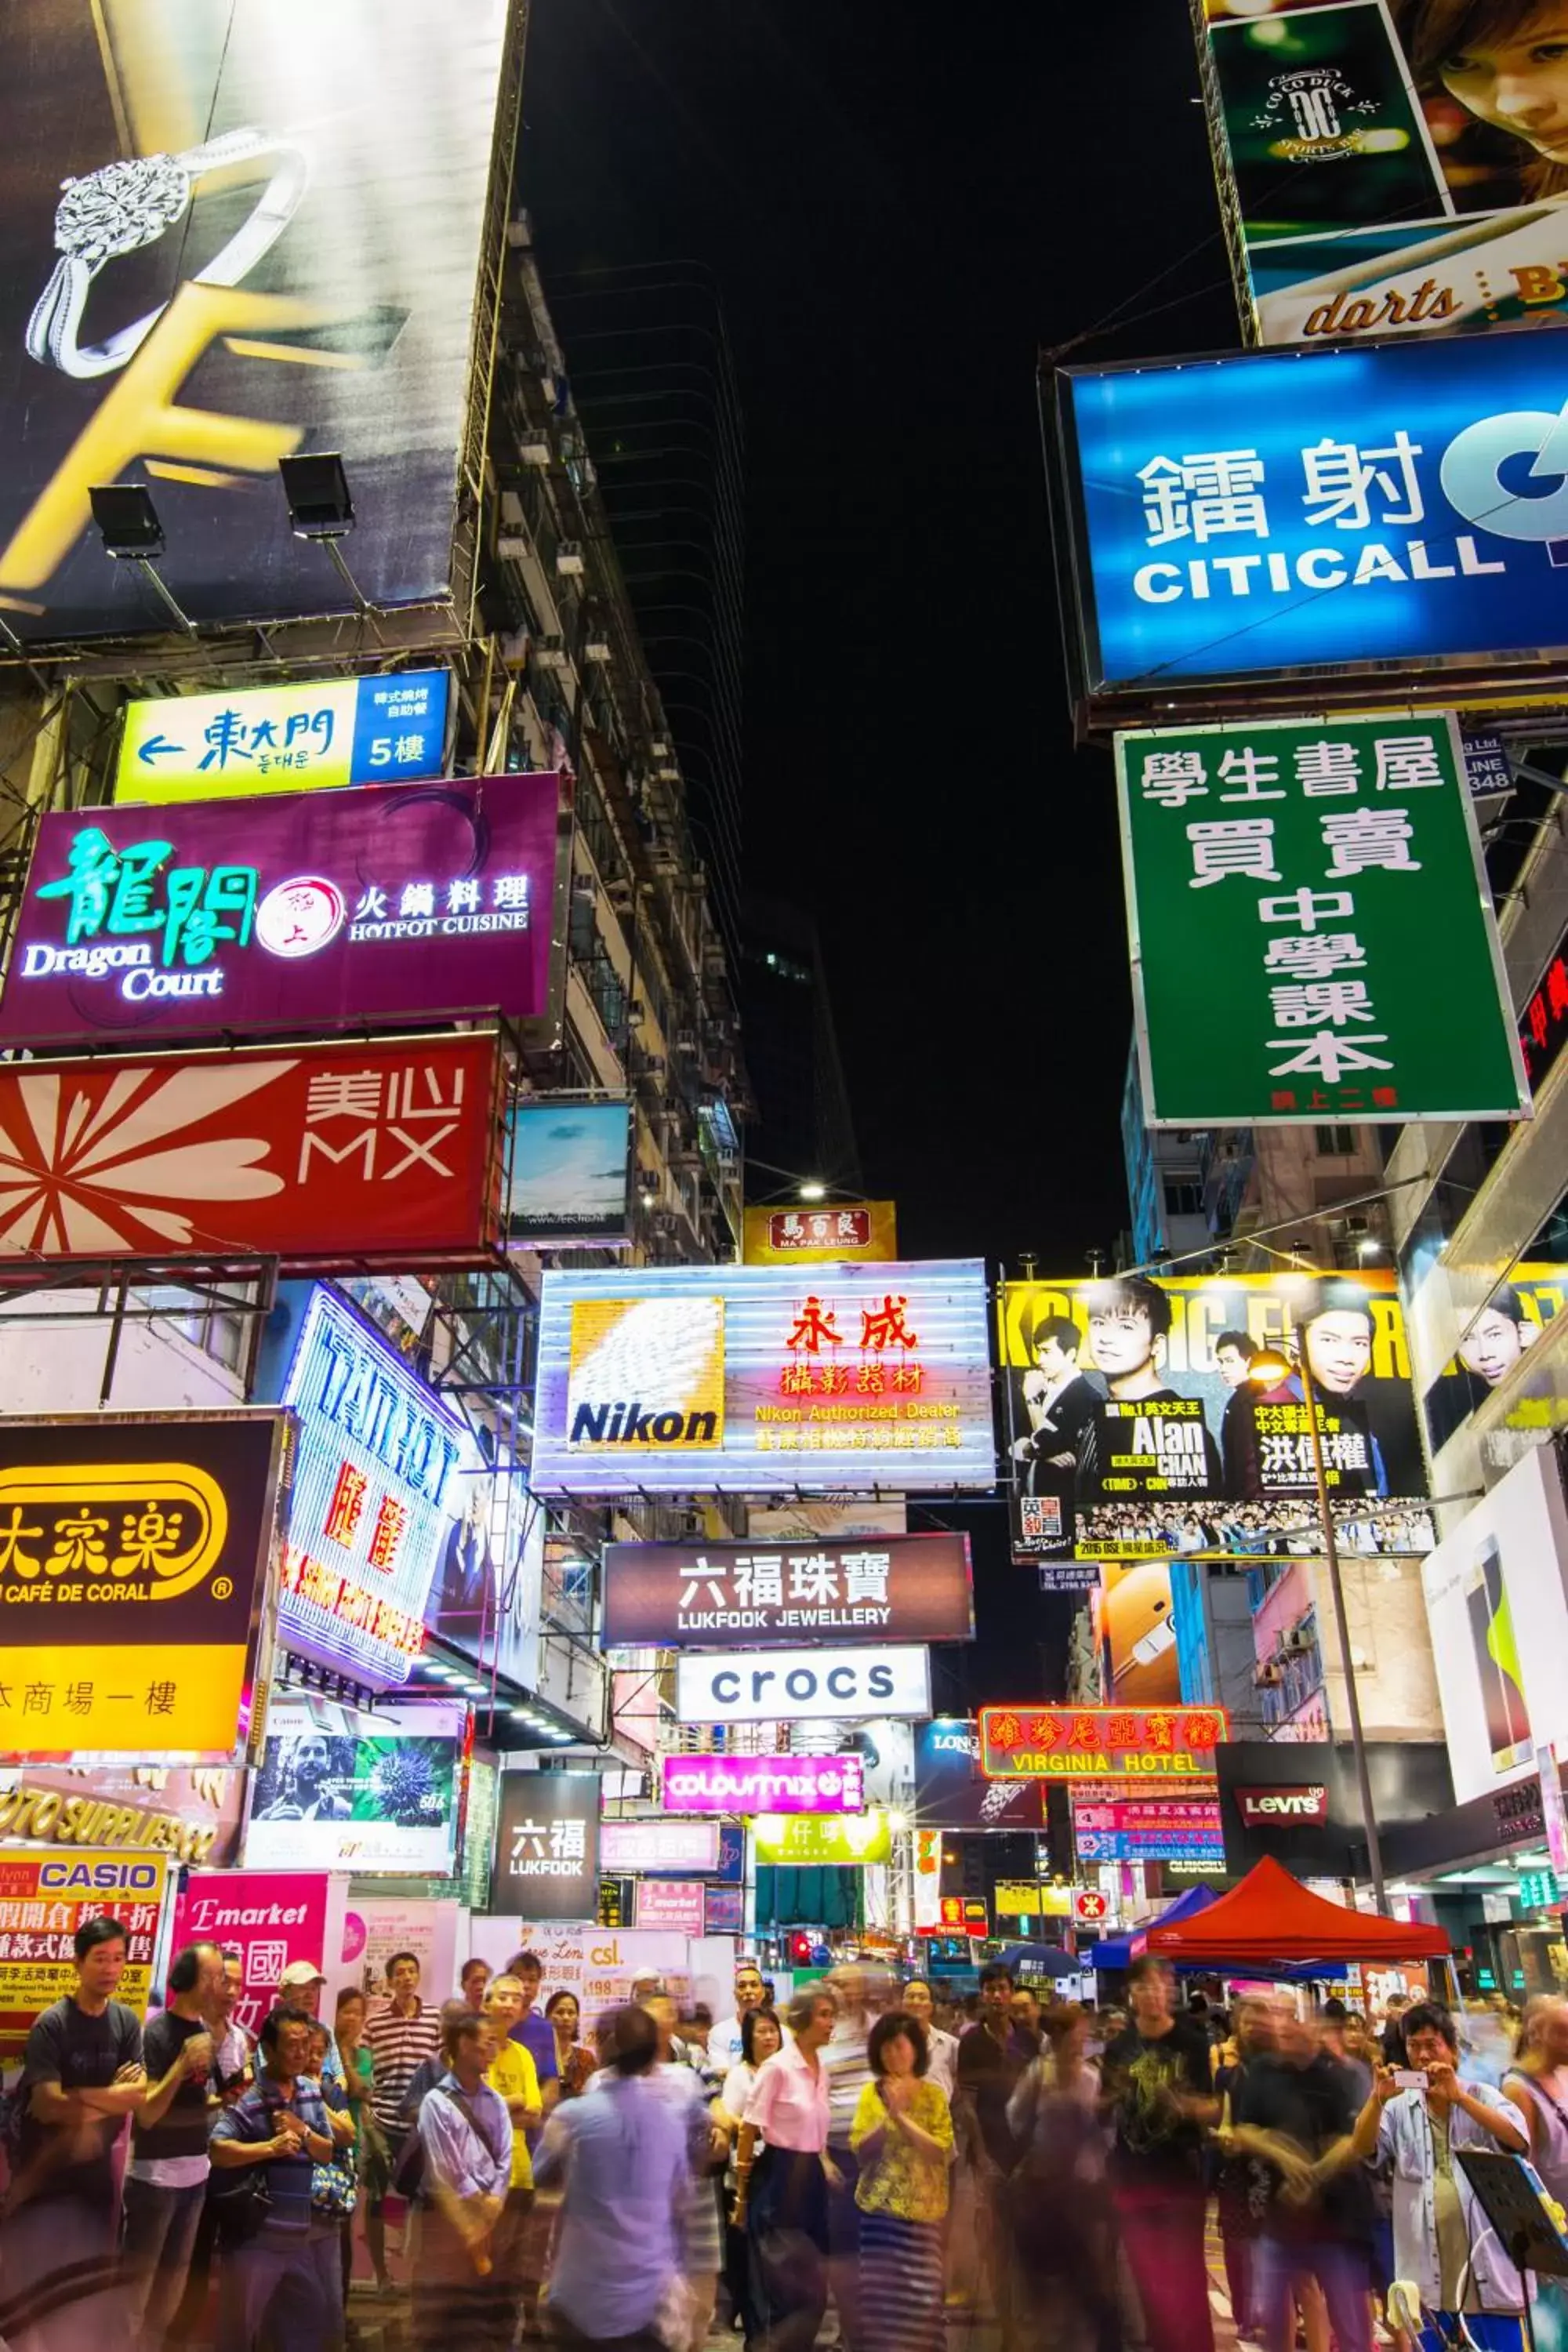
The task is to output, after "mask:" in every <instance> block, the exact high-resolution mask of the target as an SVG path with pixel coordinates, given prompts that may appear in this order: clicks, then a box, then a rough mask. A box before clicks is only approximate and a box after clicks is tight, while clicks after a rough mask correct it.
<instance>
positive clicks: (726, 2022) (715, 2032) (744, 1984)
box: [708, 1960, 763, 2074]
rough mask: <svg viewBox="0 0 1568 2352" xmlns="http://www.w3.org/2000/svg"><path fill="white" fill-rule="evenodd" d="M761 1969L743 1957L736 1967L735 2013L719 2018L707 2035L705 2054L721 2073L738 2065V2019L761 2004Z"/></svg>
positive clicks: (727, 2071) (741, 2051) (740, 2045)
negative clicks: (706, 2050) (706, 2053)
mask: <svg viewBox="0 0 1568 2352" xmlns="http://www.w3.org/2000/svg"><path fill="white" fill-rule="evenodd" d="M762 2006H763V1972H762V1970H761V1969H760V1968H758V1966H757V1964H756V1962H755V1960H742V1962H741V1965H740V1967H739V1968H738V1969H736V1970H735V2014H734V2016H733V2017H723V2018H721V2019H720V2021H719V2022H718V2024H717V2025H715V2026H714V2027H713V2028H712V2029H711V2031H710V2033H709V2036H708V2055H709V2058H710V2061H711V2063H713V2065H714V2066H716V2067H717V2068H718V2069H719V2070H720V2072H721V2074H728V2073H729V2071H730V2069H731V2066H738V2065H739V2064H740V2063H741V2060H742V2056H743V2054H744V2052H743V2048H742V2040H741V2020H742V2018H743V2017H744V2016H745V2014H746V2012H747V2011H748V2010H752V2009H761V2008H762Z"/></svg>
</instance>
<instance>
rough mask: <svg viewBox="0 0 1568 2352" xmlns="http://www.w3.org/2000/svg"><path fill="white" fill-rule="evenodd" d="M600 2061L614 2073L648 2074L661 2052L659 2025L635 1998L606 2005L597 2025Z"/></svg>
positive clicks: (597, 2045)
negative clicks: (618, 2005)
mask: <svg viewBox="0 0 1568 2352" xmlns="http://www.w3.org/2000/svg"><path fill="white" fill-rule="evenodd" d="M594 2044H595V2049H596V2050H597V2051H598V2053H599V2063H600V2065H601V2066H605V2067H607V2068H608V2069H609V2071H610V2073H611V2074H622V2075H626V2074H647V2072H648V2070H649V2068H650V2067H651V2066H652V2065H653V2064H654V2062H655V2061H656V2059H657V2058H658V2027H657V2026H656V2025H655V2023H654V2021H653V2020H652V2018H651V2017H650V2016H649V2015H648V2013H647V2010H646V2009H642V2008H639V2007H638V2005H637V2002H636V2001H627V2002H626V2005H625V2007H624V2008H621V2009H607V2010H605V2013H604V2015H603V2016H602V2017H601V2018H600V2020H599V2021H598V2023H597V2024H596V2025H595V2028H594Z"/></svg>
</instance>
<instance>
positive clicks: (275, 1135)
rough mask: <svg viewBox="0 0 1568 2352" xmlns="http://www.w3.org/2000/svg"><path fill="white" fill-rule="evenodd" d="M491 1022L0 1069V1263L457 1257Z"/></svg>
mask: <svg viewBox="0 0 1568 2352" xmlns="http://www.w3.org/2000/svg"><path fill="white" fill-rule="evenodd" d="M499 1110H500V1066H499V1063H498V1059H497V1052H496V1036H495V1032H494V1031H493V1030H476V1031H474V1032H472V1033H471V1034H467V1035H464V1036H460V1037H430V1038H426V1039H419V1038H412V1039H410V1038H404V1039H396V1038H393V1039H387V1040H384V1041H378V1042H377V1043H375V1044H370V1043H365V1044H362V1045H353V1046H336V1045H328V1046H320V1045H287V1046H280V1047H277V1048H274V1049H271V1050H268V1049H267V1048H265V1047H258V1046H250V1047H241V1048H239V1049H238V1050H237V1051H235V1052H232V1053H226V1052H222V1051H215V1052H209V1053H194V1054H155V1055H141V1056H132V1055H121V1056H105V1057H102V1058H100V1059H98V1060H93V1061H64V1062H9V1063H7V1064H5V1066H4V1067H0V1265H3V1264H4V1263H5V1261H7V1260H9V1261H12V1262H13V1263H14V1264H19V1265H26V1266H27V1267H29V1268H34V1267H36V1266H37V1264H38V1262H39V1261H40V1260H41V1259H44V1260H47V1259H58V1260H60V1261H62V1262H64V1261H67V1260H69V1259H73V1258H77V1259H90V1260H95V1261H96V1260H100V1259H103V1258H110V1257H131V1256H143V1257H145V1256H155V1257H158V1258H163V1259H171V1258H176V1257H188V1258H201V1259H207V1260H210V1259H212V1258H213V1257H215V1256H223V1257H238V1256H247V1255H254V1256H258V1257H275V1258H277V1259H279V1261H280V1263H281V1264H282V1265H283V1266H284V1268H285V1269H286V1270H287V1269H289V1268H293V1267H301V1268H304V1267H310V1266H321V1267H326V1266H331V1265H348V1266H361V1265H364V1264H365V1263H366V1262H367V1261H369V1262H371V1263H374V1262H376V1261H377V1260H380V1261H382V1262H383V1263H385V1264H389V1265H393V1266H395V1267H397V1268H399V1269H402V1268H405V1267H409V1266H415V1265H438V1264H453V1265H461V1264H465V1263H474V1262H477V1261H479V1260H481V1259H483V1258H485V1257H486V1256H487V1255H488V1254H489V1248H490V1244H491V1243H492V1241H493V1238H494V1233H495V1205H494V1188H495V1165H496V1160H495V1154H496V1137H497V1120H498V1118H499Z"/></svg>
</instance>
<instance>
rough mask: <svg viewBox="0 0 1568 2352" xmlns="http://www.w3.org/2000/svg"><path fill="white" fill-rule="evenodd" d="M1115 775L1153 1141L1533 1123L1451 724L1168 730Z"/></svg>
mask: <svg viewBox="0 0 1568 2352" xmlns="http://www.w3.org/2000/svg"><path fill="white" fill-rule="evenodd" d="M1116 764H1117V780H1118V786H1119V790H1120V793H1121V840H1122V851H1123V859H1124V865H1125V872H1126V884H1127V912H1128V929H1129V931H1130V933H1131V947H1132V979H1133V989H1134V998H1135V1004H1136V1011H1137V1033H1138V1059H1139V1066H1140V1069H1141V1072H1142V1081H1143V1103H1144V1110H1145V1114H1146V1116H1147V1118H1148V1119H1149V1121H1150V1123H1151V1125H1152V1126H1155V1127H1203V1126H1207V1125H1210V1124H1214V1123H1216V1122H1217V1123H1219V1124H1226V1123H1238V1124H1243V1125H1249V1124H1251V1123H1252V1122H1253V1121H1254V1120H1258V1119H1267V1120H1269V1121H1278V1122H1284V1123H1288V1122H1290V1121H1292V1120H1296V1121H1305V1120H1312V1119H1320V1120H1321V1119H1325V1118H1329V1119H1340V1118H1345V1119H1352V1120H1368V1121H1371V1120H1383V1121H1388V1120H1396V1121H1397V1120H1404V1119H1410V1118H1453V1119H1468V1118H1520V1117H1521V1116H1522V1114H1523V1112H1524V1110H1525V1108H1526V1107H1527V1106H1528V1103H1529V1100H1530V1093H1529V1087H1528V1085H1527V1083H1526V1079H1525V1074H1524V1064H1523V1061H1522V1059H1521V1054H1520V1049H1519V1045H1518V1042H1517V1040H1516V1039H1515V1037H1514V1034H1513V1024H1512V1019H1511V1014H1510V1011H1509V1009H1508V1004H1507V992H1506V983H1505V975H1504V972H1503V967H1502V950H1501V948H1500V944H1499V941H1498V935H1497V924H1496V920H1495V919H1494V917H1493V914H1492V909H1491V898H1490V894H1489V890H1488V889H1487V887H1486V883H1485V877H1484V876H1483V873H1482V869H1481V853H1480V839H1479V834H1478V832H1477V829H1476V815H1475V808H1474V804H1473V803H1472V801H1471V797H1470V793H1469V791H1468V786H1467V783H1466V781H1465V768H1464V754H1463V749H1462V746H1461V744H1460V741H1459V735H1458V728H1457V726H1456V725H1455V723H1454V721H1453V720H1452V719H1448V718H1445V717H1443V716H1441V715H1440V714H1433V713H1426V714H1423V715H1422V716H1421V717H1420V718H1419V719H1411V718H1408V717H1406V718H1403V719H1346V718H1342V719H1333V720H1332V721H1324V720H1321V719H1249V720H1247V722H1245V723H1244V724H1231V725H1226V726H1216V727H1192V728H1184V729H1181V730H1175V729H1170V730H1167V729H1161V730H1158V731H1154V732H1150V733H1146V734H1125V735H1119V736H1118V737H1117V739H1116ZM1200 942H1201V945H1200ZM1216 1003H1223V1004H1224V1005H1225V1008H1226V1017H1225V1019H1224V1021H1223V1022H1216V1021H1215V1018H1214V1008H1215V1004H1216Z"/></svg>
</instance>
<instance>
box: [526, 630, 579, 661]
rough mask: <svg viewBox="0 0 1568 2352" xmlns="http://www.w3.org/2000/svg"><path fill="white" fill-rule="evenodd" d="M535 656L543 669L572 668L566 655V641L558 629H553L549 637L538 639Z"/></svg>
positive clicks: (534, 650) (534, 651) (535, 642)
mask: <svg viewBox="0 0 1568 2352" xmlns="http://www.w3.org/2000/svg"><path fill="white" fill-rule="evenodd" d="M533 654H534V659H535V660H536V661H537V662H538V664H539V667H540V668H541V669H557V670H561V669H570V668H571V667H572V665H571V662H570V660H569V659H568V656H567V653H566V640H565V638H564V637H563V635H561V633H560V631H559V630H558V629H552V631H551V632H550V634H549V635H548V636H543V637H539V638H536V639H535V641H534V648H533Z"/></svg>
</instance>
